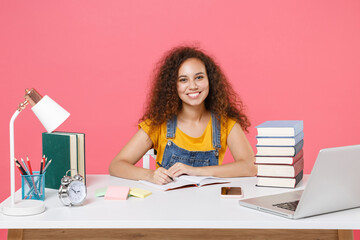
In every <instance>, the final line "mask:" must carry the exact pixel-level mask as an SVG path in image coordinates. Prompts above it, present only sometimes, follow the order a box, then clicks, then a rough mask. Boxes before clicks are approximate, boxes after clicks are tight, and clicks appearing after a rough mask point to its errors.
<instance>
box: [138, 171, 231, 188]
mask: <svg viewBox="0 0 360 240" xmlns="http://www.w3.org/2000/svg"><path fill="white" fill-rule="evenodd" d="M139 182H141V183H143V184H146V185H148V186H151V187H153V188H157V189H160V190H163V191H168V190H173V189H178V188H183V187H202V186H205V185H211V184H221V183H229V181H228V180H227V179H224V178H217V177H212V176H188V175H182V176H179V177H177V178H175V179H174V181H172V182H170V183H168V184H164V185H160V184H155V183H152V182H148V181H145V180H139Z"/></svg>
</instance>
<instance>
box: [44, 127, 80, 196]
mask: <svg viewBox="0 0 360 240" xmlns="http://www.w3.org/2000/svg"><path fill="white" fill-rule="evenodd" d="M42 147H43V155H45V157H46V158H47V159H48V160H50V159H52V162H51V164H50V165H49V166H48V168H47V169H46V175H45V187H46V188H52V189H59V187H60V184H61V183H60V181H61V178H62V177H63V176H64V175H65V174H66V172H67V171H68V170H70V169H71V176H74V175H75V174H76V173H80V174H81V175H82V176H83V177H84V179H85V134H83V133H67V132H53V133H46V132H45V133H43V134H42Z"/></svg>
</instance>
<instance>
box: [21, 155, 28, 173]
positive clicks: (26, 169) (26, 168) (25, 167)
mask: <svg viewBox="0 0 360 240" xmlns="http://www.w3.org/2000/svg"><path fill="white" fill-rule="evenodd" d="M21 161H22V163H23V164H24V169H25V171H26V173H27V174H28V175H30V171H29V169H28V167H27V166H26V163H25V161H24V159H22V158H21Z"/></svg>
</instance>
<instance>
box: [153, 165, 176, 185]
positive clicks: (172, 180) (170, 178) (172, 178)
mask: <svg viewBox="0 0 360 240" xmlns="http://www.w3.org/2000/svg"><path fill="white" fill-rule="evenodd" d="M156 163H157V165H158V166H159V167H162V168H164V167H163V165H161V163H159V162H158V161H156ZM168 177H169V178H170V179H171V181H174V179H173V178H172V177H170V176H168Z"/></svg>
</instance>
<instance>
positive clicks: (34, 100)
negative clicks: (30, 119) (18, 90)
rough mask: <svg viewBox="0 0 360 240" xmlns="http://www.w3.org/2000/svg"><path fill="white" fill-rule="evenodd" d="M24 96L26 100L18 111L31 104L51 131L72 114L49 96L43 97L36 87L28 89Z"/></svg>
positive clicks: (43, 123)
mask: <svg viewBox="0 0 360 240" xmlns="http://www.w3.org/2000/svg"><path fill="white" fill-rule="evenodd" d="M24 97H25V101H24V102H22V103H20V104H19V107H18V111H19V112H20V111H22V110H23V109H25V107H26V105H27V104H30V105H31V106H32V108H31V110H32V111H33V112H34V114H35V115H36V116H37V118H38V119H39V120H40V122H41V123H42V125H43V126H44V127H45V129H46V130H47V132H49V133H50V132H52V131H54V130H55V129H56V128H57V127H59V126H60V125H61V124H62V123H63V122H64V121H65V120H66V119H67V118H68V117H69V116H70V113H69V112H67V111H66V110H65V109H63V108H62V107H61V106H60V105H59V104H57V103H56V102H55V101H54V100H52V99H51V98H50V97H49V96H47V95H45V96H44V97H42V96H41V95H40V94H39V93H38V92H37V91H36V90H35V89H34V88H32V89H30V90H29V89H26V90H25V96H24Z"/></svg>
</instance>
